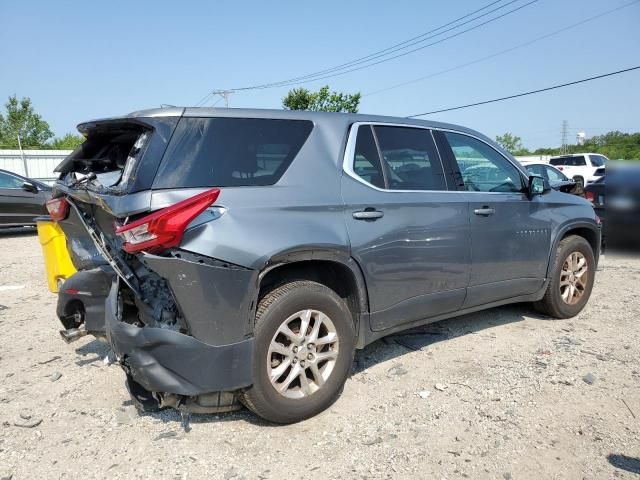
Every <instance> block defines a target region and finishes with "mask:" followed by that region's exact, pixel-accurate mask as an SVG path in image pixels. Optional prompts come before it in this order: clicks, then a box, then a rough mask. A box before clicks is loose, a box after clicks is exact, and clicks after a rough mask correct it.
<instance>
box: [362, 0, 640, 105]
mask: <svg viewBox="0 0 640 480" xmlns="http://www.w3.org/2000/svg"><path fill="white" fill-rule="evenodd" d="M639 1H640V0H633V1H632V2H629V3H626V4H624V5H621V6H619V7H616V8H612V9H611V10H607V11H604V12H602V13H599V14H597V15H594V16H592V17H589V18H585V19H584V20H581V21H579V22H577V23H573V24H571V25H568V26H566V27H563V28H560V29H558V30H555V31H553V32H549V33H547V34H545V35H542V36H540V37H536V38H534V39H532V40H529V41H527V42H524V43H520V44H518V45H515V46H513V47H510V48H507V49H505V50H501V51H499V52H496V53H493V54H491V55H487V56H485V57H481V58H478V59H476V60H471V61H470V62H466V63H463V64H460V65H456V66H454V67H451V68H447V69H445V70H440V71H438V72H434V73H430V74H429V75H424V76H422V77H418V78H414V79H413V80H408V81H406V82H401V83H396V84H394V85H391V86H389V87H385V88H381V89H380V90H374V91H373V92H369V93H364V94H363V95H362V96H363V97H368V96H370V95H377V94H379V93H384V92H387V91H389V90H394V89H396V88H399V87H404V86H405V85H410V84H412V83H416V82H419V81H421V80H426V79H428V78H433V77H436V76H438V75H442V74H445V73H450V72H453V71H455V70H459V69H461V68H464V67H468V66H470V65H475V64H476V63H480V62H484V61H486V60H490V59H492V58H495V57H498V56H500V55H504V54H505V53H509V52H512V51H514V50H517V49H519V48H523V47H528V46H529V45H532V44H534V43H537V42H539V41H541V40H545V39H547V38H550V37H553V36H555V35H559V34H561V33H564V32H566V31H568V30H571V29H573V28H576V27H579V26H580V25H584V24H585V23H588V22H591V21H593V20H597V19H598V18H601V17H604V16H605V15H609V14H611V13H614V12H617V11H618V10H622V9H623V8H627V7H630V6H631V5H634V4H636V3H638V2H639Z"/></svg>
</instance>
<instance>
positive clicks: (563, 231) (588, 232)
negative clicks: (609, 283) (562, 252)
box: [547, 222, 601, 277]
mask: <svg viewBox="0 0 640 480" xmlns="http://www.w3.org/2000/svg"><path fill="white" fill-rule="evenodd" d="M570 235H577V236H579V237H582V238H584V239H585V240H586V241H587V242H589V245H591V249H592V250H593V256H594V257H595V260H596V265H597V263H598V258H599V256H600V239H601V232H600V229H599V227H598V225H597V224H596V223H595V222H593V223H591V222H573V223H570V224H567V225H564V226H563V227H561V228H560V230H559V231H558V234H557V235H556V236H555V240H554V242H553V246H552V248H551V252H549V262H548V265H547V277H548V276H549V274H550V270H551V268H553V258H554V255H555V252H556V250H557V248H558V245H559V244H560V242H561V241H562V240H563V239H564V238H566V237H568V236H570Z"/></svg>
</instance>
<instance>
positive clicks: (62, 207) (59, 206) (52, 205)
mask: <svg viewBox="0 0 640 480" xmlns="http://www.w3.org/2000/svg"><path fill="white" fill-rule="evenodd" d="M47 211H48V212H49V215H50V216H51V220H53V221H54V222H59V221H60V220H64V219H65V218H67V214H68V213H69V202H67V200H66V199H65V198H64V197H60V198H52V199H51V200H47Z"/></svg>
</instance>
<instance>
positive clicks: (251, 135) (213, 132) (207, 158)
mask: <svg viewBox="0 0 640 480" xmlns="http://www.w3.org/2000/svg"><path fill="white" fill-rule="evenodd" d="M312 128H313V123H312V122H310V121H307V120H276V119H262V118H188V117H185V118H182V119H181V120H180V123H178V126H177V127H176V130H175V132H174V134H173V137H172V138H171V142H170V143H169V146H168V147H167V151H166V152H165V155H164V157H163V159H162V163H161V165H160V168H159V169H158V174H157V175H156V180H155V184H154V188H187V187H210V186H211V187H234V186H253V185H273V184H274V183H276V182H277V181H278V180H279V179H280V177H282V175H283V174H284V172H285V171H286V170H287V168H288V167H289V165H290V164H291V162H292V161H293V159H294V158H295V156H296V155H297V154H298V152H299V151H300V149H301V148H302V145H303V144H304V142H305V141H306V140H307V138H308V137H309V134H310V133H311V130H312Z"/></svg>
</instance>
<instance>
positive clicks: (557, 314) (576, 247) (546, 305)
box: [534, 235, 596, 318]
mask: <svg viewBox="0 0 640 480" xmlns="http://www.w3.org/2000/svg"><path fill="white" fill-rule="evenodd" d="M573 252H578V253H580V254H582V255H583V256H584V258H585V259H586V261H587V272H586V273H585V275H586V276H587V280H586V285H585V287H584V290H583V293H582V296H581V297H580V299H579V300H578V301H577V302H576V303H574V304H570V303H567V302H565V301H564V300H563V299H562V295H561V289H560V276H561V272H562V269H563V265H564V263H565V260H566V259H567V257H569V255H571V254H572V253H573ZM595 274H596V262H595V257H594V256H593V249H592V248H591V245H590V244H589V242H587V240H585V239H584V238H583V237H580V236H577V235H571V236H568V237H566V238H563V239H562V241H561V242H560V244H559V245H558V248H557V249H556V254H555V257H554V259H553V265H552V268H551V274H550V280H549V284H548V286H547V291H546V292H545V294H544V297H543V298H542V300H540V301H539V302H535V303H534V307H535V308H536V310H538V311H539V312H541V313H544V314H546V315H549V316H550V317H554V318H571V317H575V316H576V315H578V314H579V313H580V312H581V311H582V309H583V308H584V306H585V305H586V304H587V302H588V301H589V297H590V296H591V291H592V289H593V282H594V280H595Z"/></svg>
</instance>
